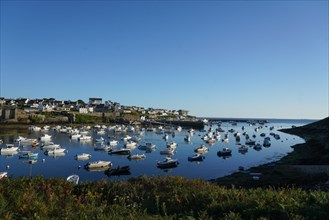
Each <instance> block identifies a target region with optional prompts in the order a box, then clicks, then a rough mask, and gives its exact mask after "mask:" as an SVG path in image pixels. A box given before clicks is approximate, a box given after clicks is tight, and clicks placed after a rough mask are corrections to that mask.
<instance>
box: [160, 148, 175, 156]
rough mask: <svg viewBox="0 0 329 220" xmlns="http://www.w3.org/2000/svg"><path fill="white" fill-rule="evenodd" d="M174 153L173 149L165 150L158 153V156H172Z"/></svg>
mask: <svg viewBox="0 0 329 220" xmlns="http://www.w3.org/2000/svg"><path fill="white" fill-rule="evenodd" d="M174 153H175V149H174V148H167V149H164V150H161V151H160V154H163V155H173V154H174Z"/></svg>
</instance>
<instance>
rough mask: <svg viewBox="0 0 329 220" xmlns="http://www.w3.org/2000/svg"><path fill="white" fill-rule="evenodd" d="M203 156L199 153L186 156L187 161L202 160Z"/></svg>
mask: <svg viewBox="0 0 329 220" xmlns="http://www.w3.org/2000/svg"><path fill="white" fill-rule="evenodd" d="M204 158H205V157H204V156H203V155H202V154H199V153H195V154H194V155H193V156H190V157H188V158H187V159H188V161H203V160H204Z"/></svg>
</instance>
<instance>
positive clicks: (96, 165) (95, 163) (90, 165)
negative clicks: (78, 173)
mask: <svg viewBox="0 0 329 220" xmlns="http://www.w3.org/2000/svg"><path fill="white" fill-rule="evenodd" d="M102 167H112V163H111V161H103V160H98V161H92V162H89V163H87V164H86V165H85V168H86V169H93V168H102Z"/></svg>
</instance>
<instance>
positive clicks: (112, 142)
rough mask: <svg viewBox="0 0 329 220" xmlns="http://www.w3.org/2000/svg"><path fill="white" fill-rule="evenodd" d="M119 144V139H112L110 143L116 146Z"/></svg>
mask: <svg viewBox="0 0 329 220" xmlns="http://www.w3.org/2000/svg"><path fill="white" fill-rule="evenodd" d="M117 144H119V141H117V140H111V141H110V142H109V145H110V146H116V145H117Z"/></svg>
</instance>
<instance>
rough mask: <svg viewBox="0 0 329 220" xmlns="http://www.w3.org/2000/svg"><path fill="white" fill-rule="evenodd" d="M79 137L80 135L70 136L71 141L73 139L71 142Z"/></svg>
mask: <svg viewBox="0 0 329 220" xmlns="http://www.w3.org/2000/svg"><path fill="white" fill-rule="evenodd" d="M80 137H81V134H72V135H71V139H73V140H77V139H79V138H80Z"/></svg>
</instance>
